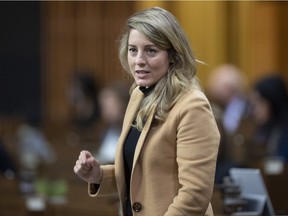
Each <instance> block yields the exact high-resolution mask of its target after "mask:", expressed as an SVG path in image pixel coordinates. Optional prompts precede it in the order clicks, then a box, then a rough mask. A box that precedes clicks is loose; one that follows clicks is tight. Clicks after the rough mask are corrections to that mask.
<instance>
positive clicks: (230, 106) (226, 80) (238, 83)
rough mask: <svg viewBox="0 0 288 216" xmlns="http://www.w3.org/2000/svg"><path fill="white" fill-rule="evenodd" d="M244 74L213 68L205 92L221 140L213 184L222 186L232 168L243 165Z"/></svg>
mask: <svg viewBox="0 0 288 216" xmlns="http://www.w3.org/2000/svg"><path fill="white" fill-rule="evenodd" d="M245 82H246V80H245V76H244V74H243V72H242V71H241V69H240V68H238V67H237V66H236V65H234V64H228V63H227V64H221V65H218V66H217V67H215V68H214V69H212V70H211V71H210V73H209V77H208V80H207V86H206V92H207V95H208V97H209V101H210V102H211V106H212V110H213V113H214V115H215V118H216V121H217V124H218V127H219V130H220V133H221V141H220V148H219V154H218V159H217V167H216V178H215V182H216V183H221V182H222V180H223V177H224V176H227V175H228V171H229V169H230V168H231V167H242V166H245V164H246V152H245V151H246V149H245V145H244V142H245V137H246V136H247V135H246V133H247V131H243V128H245V127H244V125H245V124H247V123H246V121H247V113H248V108H249V107H248V100H247V97H246V89H245V87H246V83H245Z"/></svg>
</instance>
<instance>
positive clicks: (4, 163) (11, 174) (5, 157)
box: [0, 137, 18, 179]
mask: <svg viewBox="0 0 288 216" xmlns="http://www.w3.org/2000/svg"><path fill="white" fill-rule="evenodd" d="M17 165H18V164H17V162H16V161H14V158H13V157H12V155H10V153H9V151H8V150H7V149H6V146H5V143H4V141H3V139H2V138H1V137H0V173H1V175H3V176H4V177H5V178H8V179H14V178H15V177H16V175H17V174H18V166H17Z"/></svg>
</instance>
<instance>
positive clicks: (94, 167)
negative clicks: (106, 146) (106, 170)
mask: <svg viewBox="0 0 288 216" xmlns="http://www.w3.org/2000/svg"><path fill="white" fill-rule="evenodd" d="M74 173H75V174H76V175H78V176H79V177H80V178H81V179H83V180H84V181H86V182H88V183H95V184H100V182H101V180H102V169H101V167H100V163H99V162H98V161H97V160H96V159H95V158H94V157H93V156H92V154H91V153H90V152H89V151H85V150H83V151H81V152H80V155H79V158H78V160H77V161H76V164H75V166H74Z"/></svg>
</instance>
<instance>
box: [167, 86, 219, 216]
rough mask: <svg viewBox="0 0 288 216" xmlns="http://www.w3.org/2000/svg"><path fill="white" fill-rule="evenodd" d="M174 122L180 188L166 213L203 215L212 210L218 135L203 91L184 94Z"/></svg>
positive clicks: (168, 214) (168, 215)
mask: <svg viewBox="0 0 288 216" xmlns="http://www.w3.org/2000/svg"><path fill="white" fill-rule="evenodd" d="M176 123H177V143H176V145H177V147H176V149H177V154H176V157H177V159H176V160H177V164H178V179H179V185H180V189H179V191H178V195H177V196H176V197H175V198H174V200H173V203H172V204H171V205H170V206H169V208H168V211H167V212H166V214H165V216H175V215H194V216H196V215H204V214H205V212H209V211H211V204H210V200H211V197H212V192H213V186H214V176H215V167H216V159H217V153H218V147H219V142H220V134H219V131H218V128H217V125H216V122H215V119H214V116H213V114H212V111H211V107H210V104H209V102H208V100H207V98H206V97H205V95H204V94H203V93H202V92H200V91H196V92H193V93H192V94H191V95H189V96H187V97H185V99H184V100H183V101H182V102H181V106H179V114H178V118H177V121H176ZM208 214H209V213H208ZM212 214H213V213H212Z"/></svg>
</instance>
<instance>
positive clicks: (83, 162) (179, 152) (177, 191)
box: [74, 7, 220, 216]
mask: <svg viewBox="0 0 288 216" xmlns="http://www.w3.org/2000/svg"><path fill="white" fill-rule="evenodd" d="M119 57H120V61H121V64H122V66H123V68H124V69H125V70H126V71H127V72H128V73H129V74H131V75H132V76H133V78H134V80H135V82H134V84H133V85H132V87H131V97H130V101H129V104H128V107H127V110H126V114H125V118H124V122H123V127H122V133H121V136H120V138H119V141H118V147H117V151H116V156H115V165H110V166H107V165H106V166H99V163H98V162H97V160H95V159H94V158H93V157H92V156H91V154H90V153H89V152H87V151H82V152H81V153H80V156H79V159H78V160H77V161H76V165H75V167H74V172H75V173H76V174H77V175H78V176H79V177H80V178H82V179H84V180H85V181H87V182H88V183H89V194H90V195H91V196H99V195H103V194H107V193H113V192H114V193H115V191H117V192H118V194H119V197H120V202H121V204H122V210H123V215H125V216H130V215H141V216H151V215H153V216H163V215H165V216H168V215H169V216H180V215H186V216H188V215H189V216H190V215H193V216H196V215H213V211H212V207H211V204H210V199H211V196H212V190H213V182H214V174H215V164H216V158H217V152H218V146H219V139H220V136H219V132H218V129H217V126H216V123H215V119H214V117H213V114H212V112H211V108H210V105H209V102H208V100H207V98H206V97H205V95H204V94H203V92H202V91H201V90H200V87H199V83H198V82H197V80H196V77H195V73H196V67H195V65H196V60H195V58H194V56H193V54H192V51H191V48H190V45H189V42H188V39H187V37H186V36H185V33H184V31H183V29H182V28H181V27H180V25H179V24H178V22H177V20H176V19H175V17H174V16H173V15H172V14H170V13H169V12H168V11H166V10H164V9H162V8H159V7H154V8H150V9H146V10H144V11H142V12H139V13H137V14H135V15H133V16H132V17H130V18H129V19H128V20H127V23H126V27H125V28H124V31H123V35H122V38H121V40H120V47H119Z"/></svg>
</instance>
